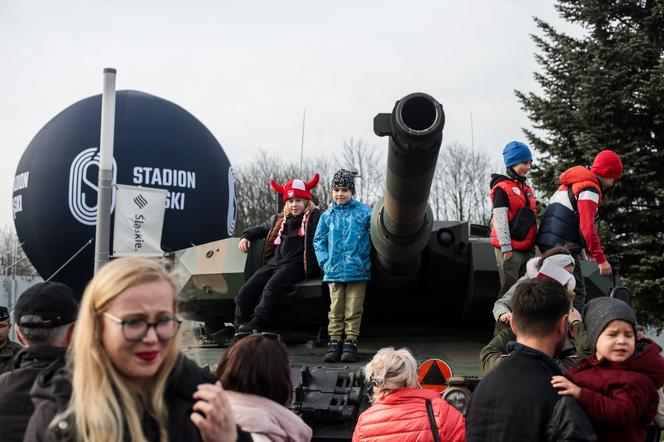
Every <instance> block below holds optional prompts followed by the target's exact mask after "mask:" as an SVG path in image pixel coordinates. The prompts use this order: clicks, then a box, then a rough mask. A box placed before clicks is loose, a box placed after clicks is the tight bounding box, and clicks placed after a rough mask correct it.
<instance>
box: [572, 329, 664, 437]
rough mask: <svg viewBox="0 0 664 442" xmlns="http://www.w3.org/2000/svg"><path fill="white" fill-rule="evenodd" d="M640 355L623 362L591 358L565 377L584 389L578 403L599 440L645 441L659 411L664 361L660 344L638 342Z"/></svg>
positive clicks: (644, 341) (663, 377)
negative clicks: (658, 391) (658, 390)
mask: <svg viewBox="0 0 664 442" xmlns="http://www.w3.org/2000/svg"><path fill="white" fill-rule="evenodd" d="M643 346H645V347H644V348H642V350H641V351H640V352H637V353H635V354H634V355H633V356H632V357H630V358H629V359H627V360H626V361H624V362H610V361H608V360H606V359H602V360H600V361H598V360H597V358H596V356H594V355H593V356H591V357H589V358H588V359H584V360H583V361H581V362H579V364H578V365H577V366H576V367H573V368H571V369H570V370H569V371H567V373H565V376H566V377H567V378H568V379H569V380H571V381H572V382H574V383H575V384H577V385H578V386H579V387H581V394H580V396H579V403H580V404H581V407H583V409H584V410H585V412H586V413H587V414H588V417H589V418H590V420H591V421H592V424H593V427H594V428H595V432H596V433H597V440H600V441H616V442H618V441H620V442H630V441H634V442H637V441H639V442H642V441H644V440H645V438H646V431H647V428H648V426H649V425H650V424H651V423H652V421H653V419H654V417H655V414H656V412H657V404H658V403H659V396H658V394H657V389H658V388H659V387H660V386H662V385H664V358H662V356H661V355H660V352H661V351H662V350H661V349H660V348H659V346H658V345H657V344H655V343H654V342H652V341H650V340H649V339H644V340H643V341H639V344H637V348H638V347H643Z"/></svg>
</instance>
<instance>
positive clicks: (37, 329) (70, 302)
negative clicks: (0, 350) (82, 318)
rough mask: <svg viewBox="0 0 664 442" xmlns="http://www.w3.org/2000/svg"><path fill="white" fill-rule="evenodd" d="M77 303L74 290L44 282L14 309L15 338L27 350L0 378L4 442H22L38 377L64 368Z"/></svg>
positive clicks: (25, 296)
mask: <svg viewBox="0 0 664 442" xmlns="http://www.w3.org/2000/svg"><path fill="white" fill-rule="evenodd" d="M77 312H78V303H77V302H76V299H75V298H74V294H73V293H72V291H71V289H70V288H69V287H67V286H66V285H64V284H60V283H58V282H41V283H39V284H35V285H33V286H32V287H30V288H28V289H27V290H26V291H25V292H23V293H22V294H21V296H20V297H19V299H18V302H17V303H16V308H15V309H14V322H15V323H16V335H17V337H18V340H19V341H20V342H21V344H23V345H24V346H25V348H24V349H23V350H21V351H20V352H19V353H18V354H17V355H16V357H15V358H14V365H13V367H12V370H11V371H10V372H8V373H5V374H3V375H2V376H0V428H2V431H3V435H2V440H3V441H5V442H13V441H22V440H23V433H25V429H26V427H27V425H28V420H29V419H30V416H31V415H32V412H33V407H32V402H31V401H30V389H31V388H32V384H33V383H34V382H35V379H36V378H37V376H38V375H39V373H40V372H41V371H42V370H43V369H45V368H47V367H51V369H58V368H60V367H62V366H64V363H65V352H66V351H67V347H69V343H70V341H71V336H72V332H73V330H74V323H75V322H74V321H76V314H77Z"/></svg>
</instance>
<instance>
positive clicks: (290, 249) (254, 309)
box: [235, 174, 321, 333]
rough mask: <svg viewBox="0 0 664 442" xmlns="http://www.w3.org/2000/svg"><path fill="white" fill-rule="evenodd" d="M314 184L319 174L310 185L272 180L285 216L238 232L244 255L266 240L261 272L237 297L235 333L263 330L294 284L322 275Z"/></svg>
mask: <svg viewBox="0 0 664 442" xmlns="http://www.w3.org/2000/svg"><path fill="white" fill-rule="evenodd" d="M318 180H319V175H318V174H316V175H314V177H313V178H312V179H311V181H302V180H300V179H292V180H290V181H288V182H287V183H286V184H285V185H283V186H281V185H279V184H277V183H276V182H275V181H274V180H272V182H271V183H270V184H271V186H272V188H273V189H274V190H275V191H276V192H278V193H281V194H282V195H283V199H284V202H285V205H284V209H283V211H282V212H280V213H277V214H276V215H274V216H272V217H271V218H270V219H269V220H268V221H267V222H265V223H263V224H261V225H258V226H254V227H249V228H248V229H246V230H245V231H244V232H242V235H241V236H242V239H240V244H239V247H240V250H241V251H242V252H243V253H247V252H248V251H249V248H250V247H251V243H252V241H256V240H259V239H263V238H265V246H264V248H263V254H262V264H263V265H262V267H261V268H259V269H258V270H257V271H256V272H255V273H254V274H253V275H252V276H251V278H249V280H248V281H247V282H246V283H245V284H244V285H243V286H242V288H241V289H240V291H239V292H238V294H237V296H236V297H235V326H236V328H237V331H238V332H242V333H246V332H256V331H260V330H261V329H263V328H264V327H265V326H266V325H267V324H269V323H270V320H271V317H272V313H273V311H274V308H275V306H276V304H277V301H278V300H279V297H280V296H281V295H283V294H284V293H285V292H286V291H287V290H288V289H289V288H290V287H291V286H292V285H293V284H294V283H296V282H297V281H300V280H302V279H305V278H316V277H319V276H320V267H319V266H318V262H317V261H316V255H315V253H314V252H313V250H314V249H313V239H314V233H315V232H316V226H317V224H318V219H319V217H320V213H321V212H320V209H319V208H318V207H316V206H315V205H314V203H313V201H312V197H311V189H313V188H314V187H316V184H318Z"/></svg>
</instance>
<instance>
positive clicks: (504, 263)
mask: <svg viewBox="0 0 664 442" xmlns="http://www.w3.org/2000/svg"><path fill="white" fill-rule="evenodd" d="M503 161H504V162H505V168H506V169H505V170H506V175H501V174H496V173H494V174H492V175H491V194H490V195H491V204H492V205H493V209H492V211H491V245H493V247H495V251H496V264H497V266H498V276H499V277H500V292H499V293H498V297H499V298H500V297H501V296H503V295H504V294H505V292H507V290H509V288H510V287H512V286H513V285H514V284H515V283H516V281H517V280H518V279H519V278H521V277H522V276H523V275H524V274H525V273H526V263H527V262H528V260H529V259H530V258H532V257H533V256H534V253H533V251H534V247H535V236H536V234H537V223H536V221H537V219H536V215H535V204H536V202H535V194H534V193H533V189H531V187H530V186H529V185H528V183H527V182H526V178H527V177H528V173H529V172H530V167H531V165H532V162H533V156H532V154H531V153H530V149H528V146H526V145H525V144H523V143H522V142H520V141H510V142H509V143H507V144H506V145H505V148H504V149H503Z"/></svg>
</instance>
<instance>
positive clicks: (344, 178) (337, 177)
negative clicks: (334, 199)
mask: <svg viewBox="0 0 664 442" xmlns="http://www.w3.org/2000/svg"><path fill="white" fill-rule="evenodd" d="M331 184H332V188H335V187H345V188H346V189H348V190H350V191H351V192H353V194H355V181H354V180H353V174H352V173H350V171H349V170H346V169H339V170H337V171H336V172H334V177H332V183H331Z"/></svg>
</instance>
